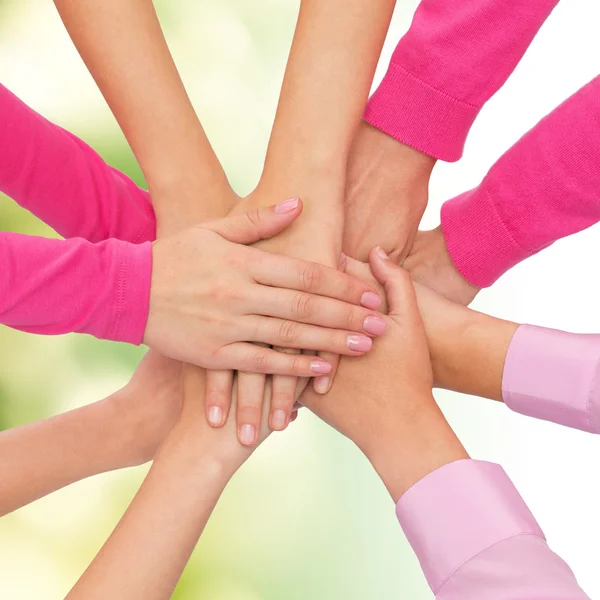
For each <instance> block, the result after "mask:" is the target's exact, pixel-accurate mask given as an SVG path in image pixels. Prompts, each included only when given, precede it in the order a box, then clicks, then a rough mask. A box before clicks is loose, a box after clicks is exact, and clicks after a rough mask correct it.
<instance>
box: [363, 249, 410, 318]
mask: <svg viewBox="0 0 600 600" xmlns="http://www.w3.org/2000/svg"><path fill="white" fill-rule="evenodd" d="M369 263H370V265H371V270H372V272H373V275H375V277H376V278H377V280H378V281H379V282H380V283H382V284H383V286H384V287H385V293H386V296H387V302H388V307H389V315H390V316H391V317H393V316H401V315H411V314H413V313H417V314H418V307H417V297H416V294H415V288H414V286H413V282H412V279H411V276H410V273H409V272H408V271H406V270H404V269H403V268H401V267H399V266H398V265H396V264H395V263H394V262H393V261H392V260H390V258H389V257H388V255H387V254H386V253H385V252H384V250H383V249H382V248H381V246H377V247H376V248H373V250H371V253H370V254H369Z"/></svg>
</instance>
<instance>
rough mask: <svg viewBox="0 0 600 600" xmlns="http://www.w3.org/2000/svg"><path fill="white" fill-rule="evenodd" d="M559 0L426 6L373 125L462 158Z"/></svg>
mask: <svg viewBox="0 0 600 600" xmlns="http://www.w3.org/2000/svg"><path fill="white" fill-rule="evenodd" d="M557 4H558V0H516V1H513V2H507V1H506V0H422V1H421V3H420V4H419V7H418V8H417V11H416V12H415V16H414V19H413V22H412V25H411V27H410V29H409V30H408V32H407V33H406V35H405V36H404V37H403V38H402V39H401V40H400V43H399V44H398V46H397V47H396V50H395V52H394V54H393V56H392V60H391V62H390V65H389V69H388V71H387V74H386V75H385V77H384V79H383V81H382V82H381V84H380V86H379V88H378V89H377V91H376V92H375V93H374V94H373V97H372V98H371V99H370V101H369V104H368V106H367V110H366V113H365V120H366V121H367V122H368V123H370V124H371V125H373V126H374V127H377V128H378V129H381V130H382V131H384V132H385V133H387V134H388V135H390V136H392V137H394V138H396V139H397V140H399V141H400V142H402V143H404V144H406V145H408V146H411V147H413V148H416V149H417V150H420V151H421V152H424V153H425V154H428V155H430V156H433V157H435V158H439V159H441V160H445V161H456V160H458V159H459V158H460V157H461V156H462V152H463V148H464V144H465V140H466V139H467V135H468V133H469V130H470V128H471V125H472V124H473V122H474V121H475V118H476V117H477V115H478V114H479V111H480V110H481V108H482V107H483V105H484V104H485V103H486V102H487V101H488V100H489V99H490V98H491V97H492V96H493V95H494V94H495V93H496V91H498V89H499V88H500V87H501V86H502V85H503V84H504V82H505V81H506V80H507V79H508V77H509V75H510V74H511V73H512V72H513V70H514V69H515V67H516V66H517V64H518V63H519V61H520V60H521V58H522V57H523V54H524V53H525V51H526V50H527V48H528V47H529V45H530V44H531V42H532V40H533V38H534V37H535V35H536V34H537V32H538V31H539V29H540V27H541V26H542V24H543V23H544V21H545V20H546V18H547V17H548V15H549V14H550V13H551V12H552V9H553V8H554V7H555V6H556V5H557Z"/></svg>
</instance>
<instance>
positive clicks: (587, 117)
mask: <svg viewBox="0 0 600 600" xmlns="http://www.w3.org/2000/svg"><path fill="white" fill-rule="evenodd" d="M599 93H600V77H596V78H594V79H593V80H592V81H590V82H589V83H588V84H587V85H585V86H584V87H582V88H581V89H580V90H579V91H578V92H576V93H575V94H573V95H572V96H571V97H570V98H568V99H567V100H566V101H565V102H563V103H562V104H561V105H560V106H558V107H557V108H555V109H554V110H553V111H552V112H551V113H550V114H549V115H547V116H546V117H545V118H544V119H542V120H541V121H540V122H539V123H538V124H537V125H536V126H535V127H533V128H532V129H531V130H530V131H529V132H527V133H526V134H525V135H524V136H523V137H522V138H521V139H520V140H519V141H518V142H517V143H516V144H515V145H514V146H512V148H510V149H509V150H508V151H507V152H506V153H505V154H504V155H503V156H502V157H501V158H500V159H498V161H497V162H496V163H495V164H494V165H493V166H492V168H491V169H490V171H489V172H488V174H487V175H486V176H485V178H484V179H483V181H482V183H481V184H480V185H479V186H478V187H476V188H475V189H473V190H470V191H468V192H466V193H464V194H461V195H460V196H458V197H456V198H454V199H452V200H449V201H448V202H446V203H445V204H444V205H443V206H442V212H441V229H437V230H434V232H425V234H424V235H425V236H426V237H425V238H424V239H423V244H419V245H417V244H415V248H414V251H413V253H412V255H411V256H409V258H408V259H407V261H406V262H405V266H406V267H407V268H408V269H410V270H411V272H412V273H413V276H414V277H415V279H416V280H417V281H421V282H423V283H425V284H427V285H430V286H431V287H433V288H434V289H437V290H438V291H440V292H441V293H443V294H445V295H448V296H449V297H452V298H453V299H455V300H458V301H460V299H461V298H460V297H457V295H456V291H457V290H459V289H463V290H464V289H465V288H466V289H470V290H474V291H475V293H476V292H477V291H478V290H479V289H480V288H483V287H488V286H490V285H492V284H493V283H494V282H495V281H496V280H497V279H498V278H499V277H500V276H501V275H502V274H503V273H505V272H506V271H508V270H509V269H511V268H512V267H514V266H515V265H516V264H518V263H519V262H521V261H523V260H525V259H527V258H528V257H530V256H533V255H534V254H536V253H537V252H540V251H541V250H543V249H544V248H547V247H548V246H550V245H551V244H552V243H554V242H555V241H556V240H558V239H560V238H562V237H565V236H568V235H572V234H573V233H576V232H578V231H581V230H583V229H586V228H587V227H590V226H591V225H593V224H595V223H597V222H598V221H599V220H600V208H599V206H600V205H599V204H598V189H600V169H599V168H598V164H599V156H598V148H599V147H600V143H599V139H600V100H599V97H600V96H599ZM428 242H429V243H428ZM431 242H433V244H434V245H432V244H431ZM452 271H454V274H455V275H454V276H453V280H454V281H456V277H455V276H456V275H458V277H459V278H460V280H462V285H461V286H459V287H458V288H457V287H456V286H454V285H453V286H452V287H451V288H449V287H448V286H447V285H445V280H446V278H445V276H444V277H442V278H440V277H439V275H440V273H441V274H442V275H444V274H446V273H448V272H452ZM472 295H474V294H472Z"/></svg>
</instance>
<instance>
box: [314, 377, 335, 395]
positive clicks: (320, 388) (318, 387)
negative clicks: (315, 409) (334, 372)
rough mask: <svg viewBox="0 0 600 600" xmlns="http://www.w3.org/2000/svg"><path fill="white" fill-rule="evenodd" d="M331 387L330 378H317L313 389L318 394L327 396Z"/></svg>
mask: <svg viewBox="0 0 600 600" xmlns="http://www.w3.org/2000/svg"><path fill="white" fill-rule="evenodd" d="M330 387H331V378H330V377H316V378H315V380H314V382H313V388H314V390H315V392H317V394H321V395H323V394H326V393H327V392H328V391H329V388H330Z"/></svg>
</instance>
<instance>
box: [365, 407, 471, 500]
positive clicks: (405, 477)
mask: <svg viewBox="0 0 600 600" xmlns="http://www.w3.org/2000/svg"><path fill="white" fill-rule="evenodd" d="M421 404H424V406H423V407H422V408H419V409H417V411H416V412H415V413H414V414H413V415H412V416H411V417H410V419H404V421H403V422H402V423H401V424H399V426H398V427H396V428H395V429H389V430H388V432H387V433H385V432H384V433H382V432H381V431H379V432H377V435H375V436H373V437H374V439H373V440H371V443H369V444H367V447H366V450H365V454H366V456H367V458H368V459H369V461H370V462H371V464H372V465H373V467H374V469H375V470H376V471H377V473H378V474H379V476H380V477H381V480H382V481H383V483H384V485H385V486H386V488H387V490H388V492H389V493H390V495H391V497H392V499H393V500H394V502H397V501H398V500H399V499H400V497H401V496H402V495H403V494H404V493H405V492H406V491H407V490H408V489H409V488H411V487H412V486H413V485H414V484H415V483H416V482H417V481H419V480H420V479H422V478H423V477H425V476H426V475H428V474H429V473H432V472H433V471H435V470H436V469H439V468H440V467H442V466H444V465H445V464H448V463H450V462H454V461H455V460H461V459H463V458H468V454H467V453H466V451H465V449H464V448H463V446H462V444H461V443H460V441H459V440H458V438H457V437H456V435H455V434H454V432H453V431H452V428H451V427H450V425H448V423H447V421H446V419H445V418H444V416H443V414H442V412H441V411H440V409H439V408H438V406H437V404H436V403H435V400H434V399H433V398H432V397H430V398H428V400H427V402H426V403H421Z"/></svg>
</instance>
